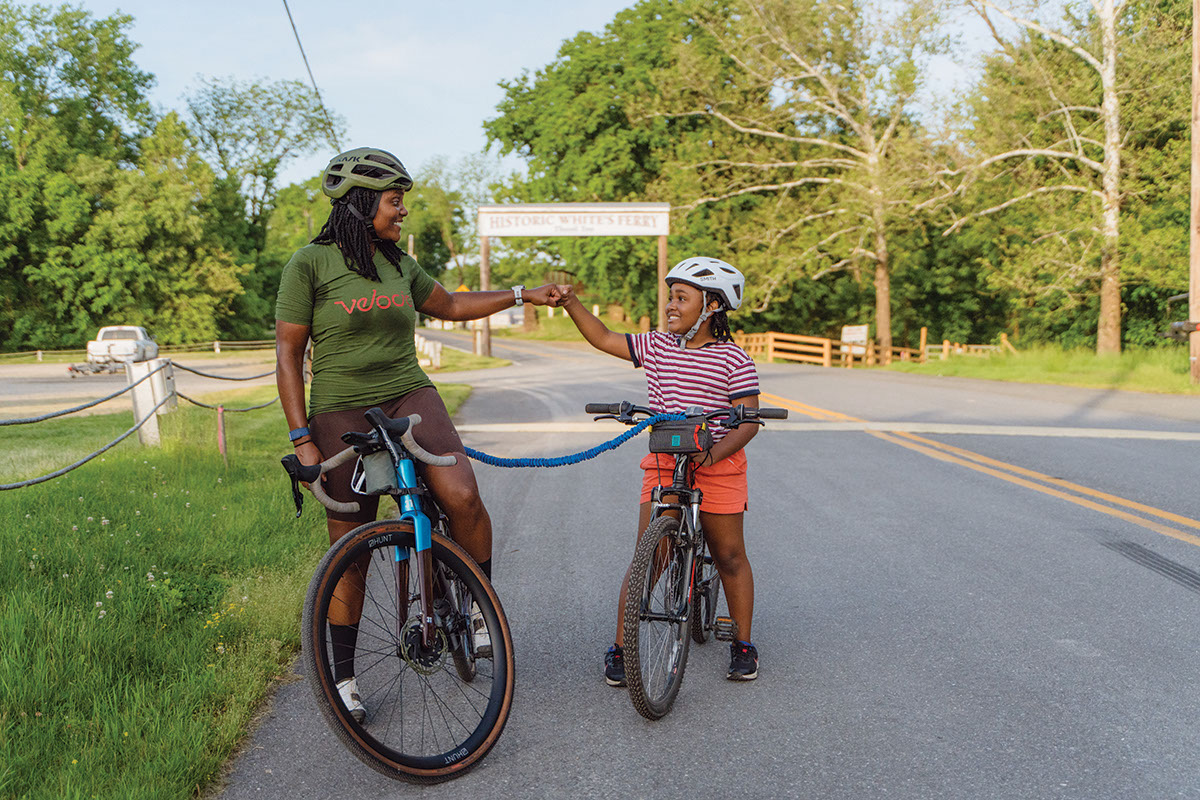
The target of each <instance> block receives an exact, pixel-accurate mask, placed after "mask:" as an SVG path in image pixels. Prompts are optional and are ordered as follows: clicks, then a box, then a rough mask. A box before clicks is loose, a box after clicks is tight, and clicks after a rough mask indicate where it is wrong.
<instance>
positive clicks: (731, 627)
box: [713, 617, 738, 642]
mask: <svg viewBox="0 0 1200 800" xmlns="http://www.w3.org/2000/svg"><path fill="white" fill-rule="evenodd" d="M737 633H738V626H737V623H736V622H734V621H733V620H732V619H731V618H730V617H717V618H716V619H715V620H714V621H713V638H715V639H716V640H717V641H720V642H732V641H733V640H734V639H736V638H737Z"/></svg>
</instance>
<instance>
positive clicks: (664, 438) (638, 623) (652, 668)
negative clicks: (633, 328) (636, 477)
mask: <svg viewBox="0 0 1200 800" xmlns="http://www.w3.org/2000/svg"><path fill="white" fill-rule="evenodd" d="M585 410H586V411H587V413H589V414H599V415H600V416H598V417H596V419H615V420H617V421H618V422H622V423H624V424H626V425H633V424H635V423H636V422H637V418H638V417H639V416H641V417H653V416H656V415H657V414H658V412H656V411H654V410H653V409H649V408H645V407H643V406H635V405H633V404H632V403H628V402H621V403H588V404H587V406H586V408H585ZM683 416H684V419H681V420H663V421H659V422H655V423H654V424H653V425H652V426H651V428H650V452H652V453H669V454H671V455H673V456H674V457H675V468H674V470H673V472H672V476H671V483H670V484H669V485H666V484H664V485H661V486H657V487H655V488H654V489H653V491H652V493H651V496H650V499H651V503H652V504H653V506H652V514H651V517H650V524H649V525H647V526H646V530H645V531H644V532H643V533H642V534H641V536H640V537H638V543H637V547H636V548H635V549H634V554H633V562H632V563H631V565H630V568H629V592H628V595H627V599H626V601H625V612H624V618H623V620H622V627H623V628H624V634H625V680H626V681H627V683H628V685H629V698H630V700H632V701H633V706H634V708H636V709H637V710H638V713H639V714H641V715H642V716H643V717H646V718H647V719H659V718H661V717H663V716H665V715H666V714H667V712H669V711H670V710H671V706H672V705H674V703H675V697H676V696H677V695H678V694H679V687H680V686H681V685H682V684H683V672H684V669H685V668H686V667H687V656H688V644H689V642H690V641H693V640H694V641H695V642H696V643H697V644H703V643H705V642H706V641H708V639H709V637H710V636H712V637H715V638H716V639H719V640H722V641H733V640H734V639H735V638H736V637H737V626H736V624H735V623H734V622H733V620H732V619H730V618H728V617H718V616H717V603H718V600H719V597H720V592H721V577H720V575H719V574H718V573H717V570H716V566H715V564H714V563H713V559H712V556H711V555H709V553H708V547H707V544H706V542H705V539H704V529H703V527H702V526H701V524H700V502H701V500H702V497H703V493H702V492H701V491H700V490H699V489H697V488H696V487H695V486H694V484H693V476H692V473H693V470H692V468H691V460H690V458H689V456H691V455H692V454H693V453H699V452H702V451H704V450H707V449H708V448H710V447H712V444H713V442H712V433H711V430H710V427H711V426H712V425H713V424H717V425H720V426H721V427H724V428H728V429H734V428H737V427H738V426H739V425H746V424H753V425H762V424H764V423H763V422H762V421H761V420H762V419H786V418H787V410H786V409H782V408H747V407H746V406H732V407H727V408H719V409H715V410H712V411H702V410H700V409H698V408H689V409H687V410H686V411H685V413H684V415H683ZM760 418H761V419H760Z"/></svg>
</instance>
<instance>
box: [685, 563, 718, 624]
mask: <svg viewBox="0 0 1200 800" xmlns="http://www.w3.org/2000/svg"><path fill="white" fill-rule="evenodd" d="M693 586H694V588H693V589H692V620H691V629H692V641H693V642H695V643H696V644H704V643H705V642H707V641H708V640H709V637H711V636H712V631H713V623H714V622H715V621H716V619H717V601H718V600H719V599H720V597H721V575H720V574H719V573H718V572H717V566H716V565H715V564H714V563H713V560H712V556H710V555H709V554H708V553H706V552H704V548H701V550H700V552H699V553H698V554H697V556H696V581H695V583H694V584H693Z"/></svg>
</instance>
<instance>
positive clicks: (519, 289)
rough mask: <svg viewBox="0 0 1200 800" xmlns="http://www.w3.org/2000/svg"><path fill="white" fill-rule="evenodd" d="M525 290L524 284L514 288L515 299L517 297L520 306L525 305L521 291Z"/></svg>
mask: <svg viewBox="0 0 1200 800" xmlns="http://www.w3.org/2000/svg"><path fill="white" fill-rule="evenodd" d="M524 288H525V284H523V283H518V284H517V285H516V286H514V287H512V289H513V297H515V298H516V299H517V305H518V306H523V305H525V301H524V299H522V298H521V290H522V289H524Z"/></svg>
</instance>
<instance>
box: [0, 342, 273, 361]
mask: <svg viewBox="0 0 1200 800" xmlns="http://www.w3.org/2000/svg"><path fill="white" fill-rule="evenodd" d="M273 347H275V340H274V339H248V340H246V341H228V342H225V341H220V340H214V341H211V342H193V343H191V344H164V345H159V348H158V352H159V354H160V355H162V354H166V353H203V352H207V351H210V350H211V351H212V352H214V353H220V352H223V351H228V350H270V349H272V348H273ZM45 356H71V357H74V356H80V357H86V356H87V348H76V349H70V350H21V351H20V352H14V353H0V361H7V360H9V359H19V358H33V359H34V360H36V361H41V360H42V359H43V358H44V357H45Z"/></svg>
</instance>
